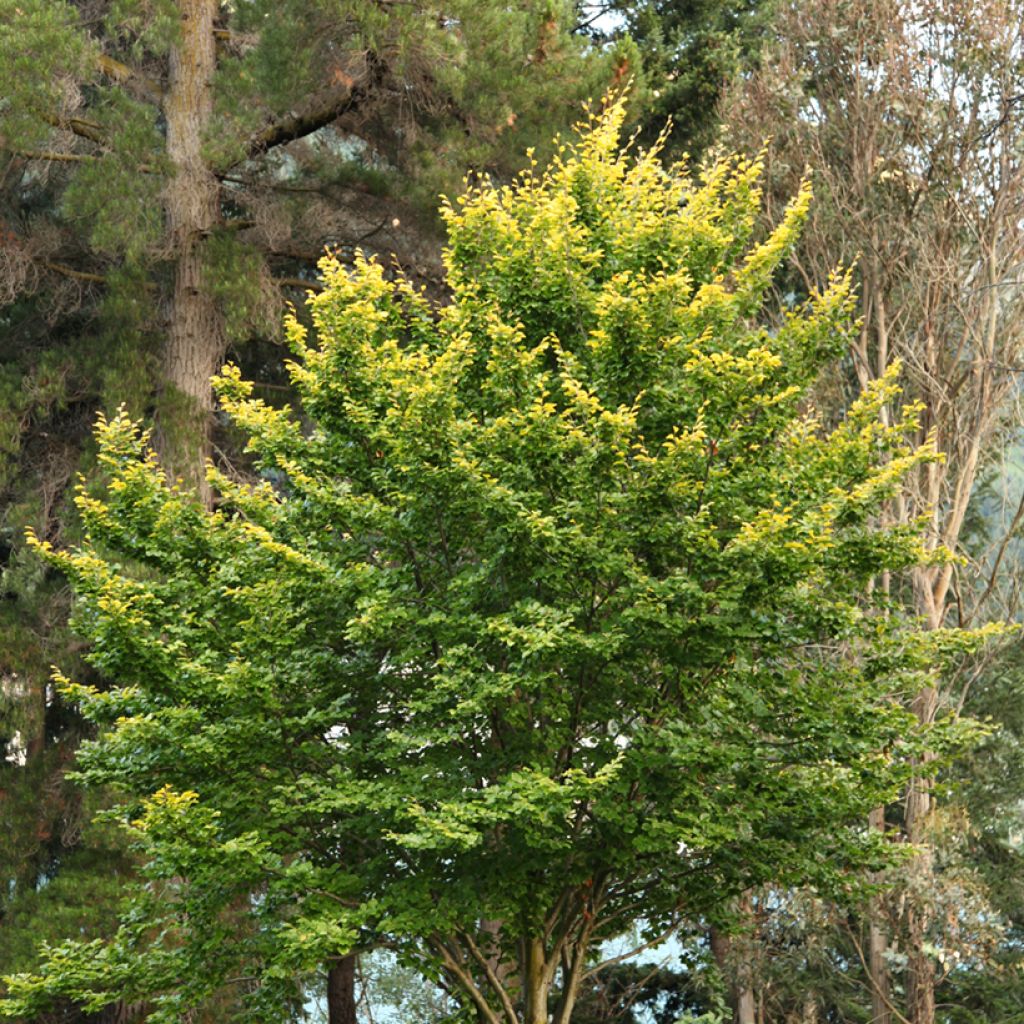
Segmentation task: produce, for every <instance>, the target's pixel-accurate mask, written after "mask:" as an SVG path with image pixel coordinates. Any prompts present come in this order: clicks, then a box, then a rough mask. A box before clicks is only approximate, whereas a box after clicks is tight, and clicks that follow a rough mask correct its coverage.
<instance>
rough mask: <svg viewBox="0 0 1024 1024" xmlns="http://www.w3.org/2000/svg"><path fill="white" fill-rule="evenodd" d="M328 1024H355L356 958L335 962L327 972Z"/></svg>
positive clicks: (349, 956)
mask: <svg viewBox="0 0 1024 1024" xmlns="http://www.w3.org/2000/svg"><path fill="white" fill-rule="evenodd" d="M327 1020H328V1022H329V1024H356V957H355V954H354V953H350V954H349V955H348V956H343V957H341V958H340V959H339V960H335V961H334V962H333V963H332V964H331V966H330V967H329V968H328V970H327Z"/></svg>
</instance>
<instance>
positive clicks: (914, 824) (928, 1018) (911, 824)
mask: <svg viewBox="0 0 1024 1024" xmlns="http://www.w3.org/2000/svg"><path fill="white" fill-rule="evenodd" d="M937 709H938V691H937V690H935V688H934V687H927V688H926V689H924V690H922V691H921V692H920V693H919V694H918V695H917V697H916V698H915V699H914V704H913V710H914V713H915V714H916V715H917V717H918V720H919V721H921V722H923V723H926V724H928V723H931V722H933V721H934V720H935V713H936V711H937ZM931 799H932V795H931V785H930V783H929V781H928V780H927V779H921V778H915V779H913V780H912V781H911V783H910V788H909V790H908V791H907V806H906V814H905V818H904V828H905V831H906V836H907V840H908V841H909V842H911V843H916V844H920V846H921V848H922V849H921V853H920V854H919V855H918V856H917V857H916V858H915V859H914V860H913V862H912V863H911V866H910V870H911V871H912V872H913V873H914V874H915V875H917V876H919V877H918V882H919V883H920V882H921V880H922V879H925V880H927V879H929V878H930V877H931V875H932V872H933V865H932V855H931V850H930V849H929V847H928V843H927V839H928V837H927V822H928V816H929V813H930V811H931ZM916 888H917V890H918V892H924V891H926V890H927V886H924V885H921V884H919V885H918V886H916ZM930 919H931V911H930V908H929V907H928V905H927V904H926V903H925V902H924V901H922V900H921V899H920V898H919V897H918V898H917V899H914V898H912V899H911V900H910V901H909V908H908V910H907V1019H908V1020H909V1021H910V1022H911V1024H935V965H934V963H933V962H932V960H931V958H930V957H929V956H928V954H927V953H926V952H925V951H924V948H925V945H926V943H927V941H928V925H929V923H930Z"/></svg>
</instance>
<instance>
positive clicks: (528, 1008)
mask: <svg viewBox="0 0 1024 1024" xmlns="http://www.w3.org/2000/svg"><path fill="white" fill-rule="evenodd" d="M524 944H525V946H526V950H525V952H526V956H525V958H524V961H523V994H524V998H525V1007H524V1009H525V1013H524V1019H523V1024H548V987H549V986H548V981H547V974H548V971H547V962H546V957H545V955H544V941H543V939H525V940H524Z"/></svg>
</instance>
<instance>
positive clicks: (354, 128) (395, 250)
mask: <svg viewBox="0 0 1024 1024" xmlns="http://www.w3.org/2000/svg"><path fill="white" fill-rule="evenodd" d="M573 24H574V11H573V8H572V6H571V5H563V4H560V3H558V2H552V3H536V4H535V3H530V2H527V3H522V4H518V5H515V6H514V7H512V6H509V5H506V4H499V3H494V4H490V3H472V4H470V3H456V4H454V5H451V4H449V5H447V6H446V9H445V12H444V13H443V15H442V13H440V12H439V11H437V10H436V9H435V8H433V7H431V6H429V5H420V4H405V3H402V4H390V3H362V2H343V0H341V2H335V0H324V2H322V3H321V2H317V3H298V2H296V3H290V2H286V3H278V2H258V3H246V4H227V3H218V2H214V0H203V2H199V0H195V2H192V0H181V2H178V0H83V2H67V3H65V2H62V0H28V2H26V3H21V2H13V0H10V2H9V0H0V96H2V97H3V100H2V102H0V511H2V516H0V530H2V535H0V560H2V564H3V590H4V598H5V600H4V601H3V602H2V604H0V636H2V640H0V673H2V679H3V684H2V687H0V743H2V744H3V746H2V747H0V755H2V756H0V790H2V792H3V793H5V794H7V795H8V797H9V800H10V802H9V803H8V804H6V806H7V807H8V808H13V807H17V808H18V809H19V810H18V813H17V814H12V815H11V816H10V817H9V818H8V817H6V816H5V824H7V823H8V822H9V823H10V824H11V825H12V826H14V825H15V824H16V825H17V828H16V829H13V831H15V832H16V835H12V837H11V839H10V842H9V844H8V843H5V844H4V849H3V855H2V864H0V871H2V876H3V884H2V885H0V932H2V938H0V961H2V962H3V963H4V965H5V966H7V967H13V966H15V954H16V951H17V950H20V949H21V947H22V945H23V939H25V940H26V941H27V937H26V935H22V934H14V931H13V930H21V929H23V930H25V932H26V933H29V932H32V933H38V934H39V935H40V936H42V935H45V934H47V925H46V922H45V921H42V920H40V919H39V918H33V917H32V915H31V914H30V913H29V911H30V909H31V908H36V909H37V910H38V913H39V914H40V915H43V914H46V913H49V908H50V906H51V904H50V903H49V902H48V901H45V900H42V901H41V900H38V899H37V898H36V896H37V894H36V892H35V889H36V888H37V887H38V886H42V885H44V884H45V885H49V884H52V878H53V877H54V872H56V871H57V870H58V869H67V868H68V866H69V865H70V864H71V863H72V861H73V860H74V858H75V857H76V856H77V855H76V854H74V853H73V848H74V846H75V843H76V842H77V837H78V834H79V833H78V829H77V828H76V827H74V822H75V820H76V818H77V816H78V812H77V808H78V806H79V805H80V803H81V798H80V796H79V795H77V794H76V793H75V792H74V790H73V787H71V786H70V785H69V784H67V783H66V782H65V781H64V772H65V770H66V768H67V767H68V765H69V763H70V758H71V755H72V751H73V749H74V746H75V743H76V741H77V738H78V737H79V736H80V735H81V734H82V732H83V728H84V727H83V723H81V722H80V721H78V720H77V719H76V717H75V715H74V713H73V709H72V708H70V707H69V706H67V704H66V703H65V702H63V701H62V698H61V697H60V695H59V694H55V693H54V691H53V688H52V687H48V677H49V665H51V664H52V663H53V662H54V661H61V662H67V661H68V659H69V657H70V655H69V653H68V647H69V645H70V646H74V644H75V641H72V640H70V639H69V637H68V634H67V630H66V623H65V616H66V611H67V605H68V601H67V594H66V588H65V587H64V585H63V583H62V581H61V580H60V579H59V577H58V576H57V575H55V574H53V573H48V574H43V573H41V572H40V571H39V567H38V565H33V564H32V563H30V562H26V561H25V559H24V551H23V545H22V542H21V538H22V537H23V534H24V530H25V528H26V526H29V525H32V526H33V527H34V528H35V529H36V530H37V531H38V533H39V534H40V536H44V537H47V538H48V539H50V540H51V541H53V542H56V543H60V542H61V541H62V539H65V538H67V537H69V536H74V535H75V532H76V530H77V521H76V515H75V512H74V510H73V507H72V506H71V503H70V500H68V495H67V492H68V489H69V484H70V483H71V482H73V480H74V478H75V476H76V473H77V472H78V471H80V470H89V469H90V467H91V461H90V459H91V456H90V450H91V442H90V440H89V435H90V430H91V423H92V421H93V419H94V416H95V412H96V410H97V409H98V408H106V409H112V408H113V407H114V406H115V405H116V404H117V403H119V402H127V403H128V405H129V407H130V408H131V409H132V410H133V412H134V413H135V414H136V415H146V416H152V417H153V418H154V419H155V421H156V424H157V433H156V437H157V439H158V444H159V447H160V449H161V451H162V452H163V453H164V456H165V461H166V466H167V469H168V471H169V472H171V473H172V474H173V475H183V476H184V477H185V479H186V482H187V483H188V484H189V485H191V486H195V487H198V488H199V489H200V490H205V488H206V483H205V477H204V475H203V460H204V457H205V456H206V455H208V454H210V453H211V446H215V447H214V448H213V450H214V452H215V453H216V454H217V457H218V458H221V459H223V460H224V462H225V464H227V463H229V462H230V463H231V464H236V462H237V459H236V453H235V452H234V451H232V449H231V440H232V439H231V436H230V434H228V433H227V432H226V431H225V430H223V429H221V428H219V427H218V424H217V422H216V420H215V419H214V418H213V417H212V416H211V409H212V397H211V392H210V390H209V378H210V377H211V375H212V374H213V373H214V372H215V370H216V369H217V368H218V367H219V366H220V364H221V362H222V361H223V358H224V356H225V353H226V352H227V351H228V350H229V349H230V350H231V351H233V353H234V355H235V356H236V358H239V359H241V360H242V361H243V363H244V365H246V366H247V369H248V370H250V371H251V372H252V373H253V374H254V375H255V376H256V377H257V379H260V380H261V381H262V382H264V383H266V384H268V385H269V386H270V387H275V386H276V387H281V386H282V384H283V383H285V382H284V381H283V380H282V379H281V375H280V374H279V373H277V371H276V370H275V371H273V378H274V379H272V380H270V379H268V377H267V375H266V374H264V373H263V369H264V367H268V366H276V364H277V362H278V361H279V359H278V355H277V350H276V349H275V348H274V347H273V346H272V344H270V343H273V342H277V341H279V340H280V331H279V326H278V325H279V323H280V313H281V311H282V309H283V305H284V300H285V298H287V297H289V296H291V297H293V298H297V297H298V296H299V295H300V294H301V293H302V291H303V290H304V289H305V288H306V287H307V286H309V287H315V286H316V275H315V263H316V260H317V259H318V258H319V256H320V255H321V254H322V252H323V247H324V245H325V244H326V245H330V246H331V247H332V248H334V249H336V251H338V252H339V253H340V255H341V256H342V258H351V256H352V247H353V245H354V244H356V243H357V242H358V244H360V245H361V246H363V247H364V248H370V249H373V250H374V251H376V252H378V253H379V254H381V256H382V258H383V259H385V261H388V262H389V265H390V261H391V260H398V261H399V262H400V263H401V264H402V265H403V267H404V268H405V269H406V270H407V271H408V272H409V273H410V275H412V276H413V277H415V278H416V279H417V280H418V281H420V282H423V283H425V284H427V285H428V286H430V287H435V288H436V287H437V285H438V268H439V246H440V235H439V232H438V231H437V230H436V224H435V219H434V214H433V207H434V205H435V193H436V191H437V190H438V189H440V188H442V187H450V186H451V185H452V184H453V183H454V182H456V181H457V180H458V179H459V178H460V177H461V175H462V174H463V173H464V172H465V171H466V170H467V169H470V170H473V171H476V172H481V173H483V172H487V173H493V174H495V175H497V176H499V177H501V176H506V175H508V174H510V173H511V171H512V169H513V168H514V167H516V166H518V163H517V161H519V160H521V152H522V150H523V148H525V146H526V145H528V144H529V143H530V142H531V140H534V139H537V140H540V141H542V142H545V143H546V141H547V140H548V139H549V137H550V135H551V133H552V131H553V130H554V129H557V128H558V127H560V126H561V125H562V124H563V123H565V124H568V123H569V121H570V119H571V117H573V116H575V114H576V111H577V109H578V104H579V102H580V100H581V99H582V98H583V97H584V96H585V95H587V94H589V93H590V92H592V91H599V90H600V89H601V88H602V87H603V85H604V83H605V82H606V81H608V80H609V78H610V77H611V76H612V75H613V74H614V70H613V69H614V68H615V67H617V66H619V64H620V62H621V61H622V60H627V59H630V57H629V55H630V51H629V48H628V45H627V46H624V47H621V48H620V50H619V52H618V53H617V54H613V53H612V52H611V51H610V50H605V51H603V50H601V49H600V48H598V47H596V46H594V45H592V44H590V43H588V42H587V41H586V40H584V39H582V38H577V37H575V36H573V35H572V33H571V27H572V25H573ZM540 128H542V130H541V131H539V130H538V129H540ZM424 199H429V203H428V204H424ZM425 205H426V206H427V207H429V209H427V211H426V212H424V209H425ZM269 352H272V353H273V355H272V356H271V357H269V358H268V353H269ZM218 431H219V432H218ZM239 464H240V465H241V468H242V469H243V471H244V458H243V460H242V462H241V463H239ZM207 496H208V492H207ZM69 663H70V662H69ZM4 758H6V760H5V759H4ZM8 852H9V853H10V857H9V858H8V857H7V856H6V854H7V853H8ZM98 852H99V851H98V850H93V851H91V852H90V851H89V850H85V849H83V850H82V851H80V853H81V854H82V861H81V862H82V863H83V864H84V863H86V862H93V863H95V862H96V860H97V855H98ZM112 856H113V855H112ZM115 860H116V858H115ZM114 866H115V861H112V862H111V867H112V868H113V867H114ZM111 912H112V911H110V910H107V911H106V914H107V916H109V915H110V913H111ZM102 916H104V911H103V910H102V909H101V908H99V907H98V906H97V907H96V917H97V918H100V917H102ZM8 954H9V956H10V958H9V959H8V958H7V957H8Z"/></svg>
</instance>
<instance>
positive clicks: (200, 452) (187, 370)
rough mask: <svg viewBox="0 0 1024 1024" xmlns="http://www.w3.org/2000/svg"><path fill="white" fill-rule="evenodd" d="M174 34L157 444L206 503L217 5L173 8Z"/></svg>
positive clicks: (199, 2)
mask: <svg viewBox="0 0 1024 1024" xmlns="http://www.w3.org/2000/svg"><path fill="white" fill-rule="evenodd" d="M178 9H179V11H180V14H181V29H180V35H179V38H178V40H177V41H176V43H175V45H174V46H173V47H172V49H171V53H170V62H169V75H168V88H167V96H166V100H165V102H164V115H165V117H166V120H167V155H168V157H169V158H170V161H171V164H172V165H173V177H172V179H171V182H170V184H169V185H168V188H167V192H166V200H165V201H166V212H167V230H168V234H169V239H170V244H171V245H172V246H173V248H174V251H175V253H176V254H177V259H176V265H175V272H174V293H173V296H172V299H171V306H170V323H169V325H168V332H167V347H166V350H165V356H164V373H165V381H166V385H167V395H166V396H165V403H164V404H165V408H164V410H163V412H162V416H161V420H160V424H159V427H160V429H159V433H158V444H159V446H160V448H161V454H162V456H163V458H164V461H165V465H166V467H167V469H168V472H169V473H171V474H172V475H173V476H180V477H182V479H183V480H184V482H185V483H186V484H187V485H189V486H191V487H194V488H195V489H196V490H197V491H198V492H199V494H200V496H201V497H202V498H203V500H204V501H206V502H207V503H208V502H209V500H210V493H209V487H208V485H207V484H206V481H205V468H204V467H205V461H206V458H207V457H208V455H209V451H210V426H211V410H212V396H211V391H210V377H211V376H212V375H213V373H214V372H215V371H216V370H217V369H218V365H219V363H220V360H221V359H222V358H223V355H224V347H225V346H224V329H223V324H222V322H221V316H220V314H219V312H218V310H217V306H216V303H215V302H214V299H213V296H212V294H211V290H210V288H209V286H208V283H207V282H206V281H205V280H204V269H203V241H204V239H205V238H206V237H207V235H208V234H209V232H210V231H211V230H212V229H213V227H214V226H215V225H216V224H217V222H218V220H219V198H218V185H217V179H216V178H215V177H214V175H213V172H212V171H211V169H210V167H209V166H208V165H207V164H206V161H205V160H204V159H203V153H202V147H203V142H204V141H205V136H206V133H207V131H208V129H209V126H210V122H211V119H212V116H213V76H214V72H215V70H216V62H217V56H216V50H215V44H214V34H213V30H214V21H215V18H216V15H217V9H218V0H178Z"/></svg>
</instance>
